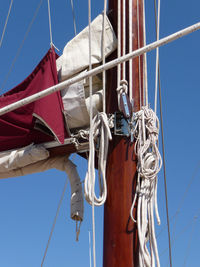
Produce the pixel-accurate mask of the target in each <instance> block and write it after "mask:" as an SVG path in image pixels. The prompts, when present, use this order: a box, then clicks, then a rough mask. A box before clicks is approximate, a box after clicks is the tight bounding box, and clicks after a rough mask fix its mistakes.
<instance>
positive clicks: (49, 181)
mask: <svg viewBox="0 0 200 267" xmlns="http://www.w3.org/2000/svg"><path fill="white" fill-rule="evenodd" d="M9 2H10V1H8V0H1V3H0V36H1V33H2V30H3V26H4V22H5V19H6V16H7V11H8V7H9ZM39 2H40V1H39V0H37V1H25V0H20V1H14V3H13V8H12V11H11V14H10V18H9V21H8V26H7V30H6V33H5V36H4V40H3V43H2V47H1V48H0V87H1V86H2V83H4V80H5V78H6V75H7V73H8V71H9V68H10V66H11V64H12V61H13V59H14V57H15V55H16V53H17V50H18V48H19V47H20V44H21V42H22V40H23V38H24V35H25V32H26V31H27V28H28V25H29V23H30V21H31V19H32V17H33V14H34V12H35V10H36V7H37V5H38V4H39ZM146 2H147V3H146V5H147V6H146V15H147V18H146V20H147V42H148V43H149V42H152V41H154V40H155V30H154V27H155V26H154V14H153V12H154V6H153V0H152V1H146ZM74 9H75V15H76V24H77V31H78V32H80V30H81V29H83V28H84V27H85V26H86V25H87V21H88V18H87V1H83V0H79V1H74ZM102 9H103V1H92V17H93V18H94V17H95V16H96V15H98V14H99V13H100V12H101V11H102ZM199 10H200V2H199V1H196V0H190V1H186V0H182V1H177V0H174V1H161V27H160V35H161V37H164V36H166V35H168V34H171V33H173V32H175V31H178V30H180V29H182V28H184V27H187V26H189V25H191V24H194V23H196V22H198V21H200V13H199ZM51 14H52V32H53V42H54V44H55V45H56V46H57V47H58V48H59V49H60V50H61V51H62V49H63V47H64V45H65V44H66V42H67V41H69V40H70V39H71V38H73V35H74V31H73V19H72V12H71V6H70V0H60V1H51ZM199 42H200V32H196V33H193V34H191V35H189V36H187V37H184V38H183V39H180V40H178V41H175V42H174V43H171V44H169V45H166V46H165V47H162V48H161V49H160V70H161V86H162V100H163V116H164V134H165V149H166V164H167V185H168V199H169V213H170V217H171V218H172V217H173V215H174V214H175V213H176V212H177V210H178V208H179V206H180V207H181V208H180V212H179V214H178V216H177V219H176V220H175V219H171V230H172V231H171V232H172V241H174V242H173V244H172V256H173V258H172V259H173V266H176V267H177V266H178V267H179V266H190V267H191V266H192V267H198V266H199V263H198V256H199V243H200V218H199V217H197V218H196V220H195V219H194V216H198V215H199V214H200V208H199V202H200V194H199V188H200V167H199V169H198V166H200V155H199V150H200V142H199V130H200V126H199V121H200V119H199V113H200V111H199V107H200V105H199V99H200V67H199V66H200V63H199V62H200V52H199ZM49 43H50V41H49V29H48V13H47V1H43V3H42V6H41V8H40V10H39V12H38V15H37V18H36V20H35V21H34V23H33V25H32V28H31V31H30V33H29V34H28V36H27V38H26V40H25V42H24V45H23V47H22V49H21V52H20V54H19V57H18V58H17V60H16V63H15V65H14V68H13V70H12V72H11V74H10V76H9V78H8V81H7V83H6V84H5V86H4V87H3V88H2V89H1V93H3V92H4V91H5V90H8V89H11V88H12V87H14V86H15V85H17V84H18V83H20V82H21V81H22V80H23V79H24V78H25V77H26V76H27V75H28V74H29V73H30V72H31V71H32V69H33V68H34V67H35V65H36V64H37V63H38V62H39V61H40V59H41V58H42V57H43V55H44V54H45V53H46V51H47V50H48V49H49ZM154 79H155V52H151V53H149V55H148V80H149V94H150V99H151V103H152V106H153V91H154ZM74 161H75V163H76V164H77V166H78V171H79V174H80V176H81V179H82V180H84V177H85V172H86V168H87V163H86V161H85V160H83V159H81V158H80V157H79V156H76V157H75V160H74ZM196 169H197V171H196V174H195V175H194V176H193V178H194V179H193V180H192V183H191V186H190V187H189V188H188V183H189V181H190V180H191V179H192V175H193V173H194V172H195V170H196ZM65 180H66V175H65V174H64V173H62V172H58V171H55V170H51V171H48V172H45V173H40V174H36V175H30V176H26V177H20V178H15V179H8V180H1V181H0V267H37V266H40V264H41V260H42V257H43V253H44V249H45V246H46V242H47V240H48V236H49V232H50V229H51V225H52V222H53V218H54V216H55V212H56V208H57V204H58V202H59V199H60V196H61V192H62V190H63V186H64V183H65ZM187 188H188V192H187V194H185V197H184V192H185V191H186V190H187ZM183 198H184V201H183V202H181V200H182V199H183ZM158 201H159V211H160V216H161V222H162V224H161V226H160V227H157V228H156V230H157V233H160V231H161V230H163V231H162V232H161V233H160V235H159V236H158V246H159V252H160V259H161V266H169V263H168V252H167V251H166V250H167V247H168V240H167V231H166V227H165V225H166V212H165V200H164V183H163V172H162V171H161V173H160V175H159V184H158ZM95 212H96V254H97V266H98V267H100V266H102V229H103V224H102V222H103V209H102V208H96V209H95ZM113 223H114V222H113ZM89 230H90V231H91V208H90V206H89V205H88V204H87V203H85V219H84V222H83V225H82V228H81V234H80V241H79V242H78V243H77V242H75V224H74V222H73V221H72V220H71V219H70V187H69V186H68V189H67V192H66V195H65V199H64V201H63V204H62V207H61V211H60V214H59V218H58V221H57V224H56V228H55V231H54V234H53V238H52V241H51V244H50V247H49V250H48V254H47V257H46V261H45V264H44V266H47V267H64V266H69V267H70V266H73V267H79V266H83V267H85V266H89V249H88V231H89Z"/></svg>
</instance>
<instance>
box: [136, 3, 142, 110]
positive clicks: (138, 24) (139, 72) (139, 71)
mask: <svg viewBox="0 0 200 267" xmlns="http://www.w3.org/2000/svg"><path fill="white" fill-rule="evenodd" d="M139 9H140V6H139V1H138V0H137V33H138V49H139V48H140V10H139ZM138 61H139V62H138V65H139V66H138V68H139V70H138V74H139V93H140V107H141V106H142V87H141V86H142V85H141V84H142V81H141V60H140V56H139V57H138Z"/></svg>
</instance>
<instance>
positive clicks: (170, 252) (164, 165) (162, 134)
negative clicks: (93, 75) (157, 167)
mask: <svg viewBox="0 0 200 267" xmlns="http://www.w3.org/2000/svg"><path fill="white" fill-rule="evenodd" d="M154 9H155V24H156V32H157V11H156V9H157V8H156V0H154ZM156 35H157V33H156ZM158 85H159V86H158V87H159V102H160V121H161V136H162V151H163V172H164V184H165V205H166V213H167V229H168V243H169V261H170V267H172V249H171V235H170V222H169V208H168V196H167V175H166V160H165V145H164V130H163V115H162V114H163V113H162V97H161V79H160V63H159V59H158Z"/></svg>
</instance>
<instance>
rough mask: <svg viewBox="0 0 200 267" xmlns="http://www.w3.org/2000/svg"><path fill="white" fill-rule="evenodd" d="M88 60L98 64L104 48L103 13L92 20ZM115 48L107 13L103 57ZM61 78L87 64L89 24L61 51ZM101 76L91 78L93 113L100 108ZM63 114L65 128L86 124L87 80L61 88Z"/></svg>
mask: <svg viewBox="0 0 200 267" xmlns="http://www.w3.org/2000/svg"><path fill="white" fill-rule="evenodd" d="M91 36H92V43H91V63H92V65H95V66H96V64H100V63H101V61H102V55H103V53H102V51H103V45H102V44H103V14H100V15H98V16H97V17H96V18H95V19H94V21H93V22H92V23H91ZM116 48H117V38H116V35H115V33H114V30H113V28H112V25H111V23H110V21H109V19H108V17H107V16H106V20H105V48H104V49H105V56H106V57H107V56H108V55H110V54H111V53H112V52H113V51H114V50H115V49H116ZM56 64H57V70H58V76H59V80H60V81H64V80H66V79H69V78H71V77H73V76H75V75H79V74H80V73H82V72H86V71H87V70H88V67H89V27H86V28H85V29H84V30H83V31H81V32H80V33H79V34H78V35H77V36H75V37H74V39H72V40H71V41H70V42H68V43H67V44H66V46H65V48H64V50H63V54H62V55H61V56H60V57H59V58H58V59H57V60H56ZM102 87H103V85H102V75H101V74H99V75H96V76H94V77H93V78H92V92H93V96H92V103H93V107H92V108H93V116H95V115H96V114H97V112H98V111H99V112H100V111H102ZM61 96H62V100H63V105H64V114H65V119H66V124H67V128H68V129H70V130H71V129H76V128H84V127H88V126H89V120H90V119H89V108H90V107H89V102H90V101H89V80H88V79H86V80H82V81H80V82H78V83H75V84H72V85H70V86H68V87H66V88H65V89H64V90H62V91H61Z"/></svg>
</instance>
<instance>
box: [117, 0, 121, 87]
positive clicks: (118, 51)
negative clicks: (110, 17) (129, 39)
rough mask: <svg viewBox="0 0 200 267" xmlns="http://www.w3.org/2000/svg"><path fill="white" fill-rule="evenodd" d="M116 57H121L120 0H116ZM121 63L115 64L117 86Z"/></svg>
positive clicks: (119, 78)
mask: <svg viewBox="0 0 200 267" xmlns="http://www.w3.org/2000/svg"><path fill="white" fill-rule="evenodd" d="M117 8H118V10H117V57H118V58H120V57H121V0H118V6H117ZM120 80H121V64H118V65H117V87H118V88H119V86H120Z"/></svg>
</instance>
